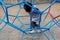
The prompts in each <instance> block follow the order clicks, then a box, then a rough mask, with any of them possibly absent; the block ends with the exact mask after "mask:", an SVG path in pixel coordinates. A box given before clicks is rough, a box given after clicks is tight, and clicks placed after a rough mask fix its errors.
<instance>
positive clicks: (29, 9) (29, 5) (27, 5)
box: [24, 2, 32, 12]
mask: <svg viewBox="0 0 60 40" xmlns="http://www.w3.org/2000/svg"><path fill="white" fill-rule="evenodd" d="M31 6H32V4H31V3H29V2H27V4H24V9H25V11H26V12H31V10H32V7H31Z"/></svg>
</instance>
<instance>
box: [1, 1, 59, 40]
mask: <svg viewBox="0 0 60 40" xmlns="http://www.w3.org/2000/svg"><path fill="white" fill-rule="evenodd" d="M44 1H47V0H44ZM11 2H13V1H11ZM15 2H16V1H15ZM15 2H14V3H15ZM35 2H37V1H35ZM48 5H49V3H47V4H38V5H36V6H37V7H38V8H39V9H40V10H41V11H42V10H44V9H45V8H46V7H47V6H48ZM18 10H19V6H14V7H11V8H9V11H8V12H9V14H12V15H16V13H17V12H18ZM59 12H60V3H55V4H54V5H53V6H52V7H51V13H52V15H53V16H54V17H55V16H57V15H59V14H60V13H59ZM19 15H28V13H26V12H25V11H24V9H22V10H21V12H20V14H19ZM3 16H4V15H3V10H2V8H1V6H0V18H2V17H3ZM44 17H45V14H44V15H43V16H42V19H44ZM59 18H60V17H59ZM57 19H58V18H57ZM9 20H10V22H12V21H13V20H14V18H13V17H9ZM21 20H22V21H23V22H24V23H28V22H29V17H26V18H25V17H24V18H21ZM49 20H51V18H50V16H49V15H48V17H47V19H46V21H45V22H41V25H43V24H45V23H46V22H48V21H49ZM14 24H16V25H18V26H19V25H20V24H19V22H18V21H17V20H15V22H14ZM2 25H4V23H2V24H1V25H0V27H1V26H2ZM51 31H52V33H53V34H54V36H55V37H56V39H57V40H60V28H59V27H57V26H56V25H54V26H53V28H52V29H51ZM47 34H48V35H49V33H48V32H47ZM21 35H22V32H20V31H18V30H16V29H14V28H12V27H10V26H8V25H6V27H5V28H4V29H3V30H2V31H0V40H20V37H21ZM30 37H31V35H28V36H27V35H25V37H24V40H29V38H30ZM39 38H40V39H39ZM50 38H51V37H50ZM34 40H47V39H46V38H45V37H44V35H43V34H37V36H36V37H35V38H34ZM51 40H53V39H51Z"/></svg>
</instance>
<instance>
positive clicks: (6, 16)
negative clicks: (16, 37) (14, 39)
mask: <svg viewBox="0 0 60 40" xmlns="http://www.w3.org/2000/svg"><path fill="white" fill-rule="evenodd" d="M30 2H32V0H30ZM24 3H26V1H25V0H23V1H22V2H18V3H16V4H11V5H9V6H7V5H6V4H4V2H3V1H2V0H0V6H1V7H2V8H3V12H4V17H3V18H0V24H2V22H4V23H5V24H4V25H3V26H2V28H0V31H1V30H2V29H3V28H4V27H5V26H6V25H9V26H11V27H13V28H15V29H17V30H19V31H21V32H22V37H21V39H20V40H23V37H24V34H25V33H26V32H27V31H29V30H33V28H32V27H31V24H24V23H23V22H22V21H21V20H20V18H21V17H29V15H26V16H18V15H19V12H20V11H21V9H22V6H23V4H24ZM55 3H56V0H54V1H53V2H51V4H50V5H49V6H48V7H46V8H45V9H44V10H43V11H41V13H42V14H41V17H42V15H43V14H49V15H50V16H51V20H50V21H49V22H47V23H46V24H44V25H43V26H41V25H40V21H41V20H39V22H38V23H39V28H36V30H38V29H39V30H41V32H40V33H38V32H36V33H34V34H33V35H32V37H31V39H30V40H33V38H34V37H35V36H36V34H41V33H42V34H44V35H45V37H46V38H47V39H48V40H50V38H49V37H48V36H47V34H46V31H48V32H49V33H50V35H51V37H52V39H53V40H56V39H55V38H54V36H53V34H52V32H51V31H50V30H51V28H52V27H53V26H54V25H55V24H56V25H57V26H58V27H60V25H59V24H60V23H59V22H60V19H57V20H56V18H58V17H60V15H58V16H56V17H53V15H51V13H50V8H51V6H52V5H54V4H55ZM26 4H27V3H26ZM16 5H19V7H20V9H19V10H18V13H17V14H16V16H15V15H10V14H8V9H9V8H11V7H14V6H16ZM27 5H29V4H27ZM29 6H30V5H29ZM32 8H33V7H32ZM47 9H48V12H47V13H45V11H46V10H47ZM36 11H37V10H36ZM20 14H21V13H20ZM8 16H11V17H15V18H14V20H13V22H12V23H11V22H10V21H9V17H8ZM46 17H47V16H46ZM46 17H45V19H46ZM16 19H18V21H19V23H20V25H21V26H20V27H19V26H16V25H15V24H14V22H15V20H16ZM40 19H41V18H40ZM31 20H32V18H30V22H31ZM51 23H52V25H51ZM49 24H50V25H49ZM47 25H49V26H48V28H47V27H46V26H47ZM23 26H30V27H29V28H26V29H24V30H23V29H22V28H23ZM26 34H27V35H28V34H30V33H29V32H28V33H26Z"/></svg>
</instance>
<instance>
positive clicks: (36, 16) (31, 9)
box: [24, 2, 41, 33]
mask: <svg viewBox="0 0 60 40" xmlns="http://www.w3.org/2000/svg"><path fill="white" fill-rule="evenodd" d="M24 9H25V11H26V12H28V13H29V15H30V18H32V22H31V26H32V28H36V27H38V24H37V22H38V21H39V20H41V16H40V15H41V12H40V10H39V9H38V8H36V6H34V5H33V4H31V3H29V2H27V4H24ZM34 32H36V30H32V31H31V32H30V33H34ZM38 32H40V30H38Z"/></svg>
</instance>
